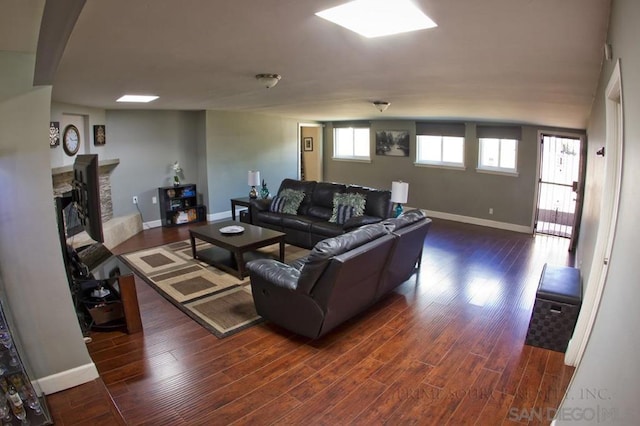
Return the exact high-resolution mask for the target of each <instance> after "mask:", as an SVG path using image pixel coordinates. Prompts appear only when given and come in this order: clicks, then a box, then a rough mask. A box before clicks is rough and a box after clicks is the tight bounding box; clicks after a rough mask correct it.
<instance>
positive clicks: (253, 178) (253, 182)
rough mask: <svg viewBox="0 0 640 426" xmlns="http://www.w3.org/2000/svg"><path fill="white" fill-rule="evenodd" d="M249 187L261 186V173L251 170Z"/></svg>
mask: <svg viewBox="0 0 640 426" xmlns="http://www.w3.org/2000/svg"><path fill="white" fill-rule="evenodd" d="M248 181H249V186H258V185H260V172H259V171H257V170H249V177H248Z"/></svg>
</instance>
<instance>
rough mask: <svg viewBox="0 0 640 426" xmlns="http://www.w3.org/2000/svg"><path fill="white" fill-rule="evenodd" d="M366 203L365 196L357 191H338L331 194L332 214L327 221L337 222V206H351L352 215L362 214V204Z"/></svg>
mask: <svg viewBox="0 0 640 426" xmlns="http://www.w3.org/2000/svg"><path fill="white" fill-rule="evenodd" d="M366 204H367V197H366V196H365V195H364V194H358V193H345V194H342V193H339V194H335V195H334V196H333V214H332V215H331V218H330V219H329V222H333V223H337V222H338V206H340V205H343V206H352V207H353V216H362V215H363V214H364V206H365V205H366Z"/></svg>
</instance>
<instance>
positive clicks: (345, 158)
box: [331, 126, 371, 163]
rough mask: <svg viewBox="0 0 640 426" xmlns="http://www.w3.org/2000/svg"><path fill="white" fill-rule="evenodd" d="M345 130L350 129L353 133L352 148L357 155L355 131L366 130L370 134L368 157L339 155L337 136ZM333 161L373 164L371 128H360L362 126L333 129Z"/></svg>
mask: <svg viewBox="0 0 640 426" xmlns="http://www.w3.org/2000/svg"><path fill="white" fill-rule="evenodd" d="M345 129H350V130H351V131H352V137H351V144H352V148H353V152H354V153H355V151H356V149H355V148H356V147H355V131H356V130H366V131H367V132H368V144H367V151H368V155H367V156H366V157H365V156H361V155H351V156H343V155H340V156H339V155H337V154H336V152H337V149H336V147H337V144H338V138H337V137H336V134H337V132H338V131H339V130H345ZM331 159H332V160H336V161H357V162H365V163H370V162H371V128H370V127H364V126H362V127H360V126H348V127H334V128H333V156H332V157H331Z"/></svg>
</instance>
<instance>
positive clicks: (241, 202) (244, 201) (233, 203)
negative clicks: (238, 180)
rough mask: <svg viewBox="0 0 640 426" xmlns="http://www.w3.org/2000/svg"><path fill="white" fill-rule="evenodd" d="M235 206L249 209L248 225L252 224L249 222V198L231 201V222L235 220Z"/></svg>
mask: <svg viewBox="0 0 640 426" xmlns="http://www.w3.org/2000/svg"><path fill="white" fill-rule="evenodd" d="M236 206H240V207H247V208H248V209H249V223H252V222H253V221H252V220H251V208H250V206H251V198H249V197H238V198H232V199H231V220H234V221H235V220H236Z"/></svg>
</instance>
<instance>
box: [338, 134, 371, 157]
mask: <svg viewBox="0 0 640 426" xmlns="http://www.w3.org/2000/svg"><path fill="white" fill-rule="evenodd" d="M370 141H371V138H370V137H369V129H368V128H353V127H340V128H335V129H333V158H338V159H345V160H370V159H371V155H370V146H371V143H370Z"/></svg>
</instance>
